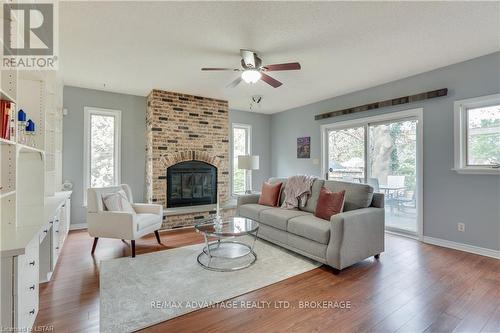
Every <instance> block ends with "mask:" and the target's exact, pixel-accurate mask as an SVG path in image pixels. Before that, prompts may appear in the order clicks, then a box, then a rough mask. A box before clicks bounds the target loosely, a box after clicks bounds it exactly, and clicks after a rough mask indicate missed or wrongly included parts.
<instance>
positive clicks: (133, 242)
mask: <svg viewBox="0 0 500 333" xmlns="http://www.w3.org/2000/svg"><path fill="white" fill-rule="evenodd" d="M130 243H131V244H132V258H135V240H133V239H132V240H131V241H130Z"/></svg>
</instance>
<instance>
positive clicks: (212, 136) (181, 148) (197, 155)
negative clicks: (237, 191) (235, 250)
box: [146, 89, 234, 229]
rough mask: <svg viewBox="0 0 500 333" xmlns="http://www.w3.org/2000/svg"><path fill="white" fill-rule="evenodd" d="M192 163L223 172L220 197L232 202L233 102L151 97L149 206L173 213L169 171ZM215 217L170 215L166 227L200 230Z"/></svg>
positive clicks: (219, 176) (206, 213) (157, 94)
mask: <svg viewBox="0 0 500 333" xmlns="http://www.w3.org/2000/svg"><path fill="white" fill-rule="evenodd" d="M190 160H198V161H202V162H206V163H209V164H212V165H214V166H215V167H217V192H218V195H219V198H220V201H221V202H222V203H224V202H228V201H229V200H230V195H229V193H230V191H229V112H228V103H227V101H224V100H219V99H214V98H207V97H201V96H193V95H187V94H181V93H175V92H168V91H163V90H158V89H154V90H153V91H151V93H150V94H149V95H148V98H147V112H146V198H147V201H148V202H153V203H158V204H161V205H163V207H164V208H165V209H168V207H167V202H166V201H167V200H166V199H167V197H166V191H167V182H166V170H167V168H168V167H169V166H171V165H174V164H177V163H180V162H184V161H190ZM207 207H208V206H207ZM182 211H183V210H182V209H180V210H179V212H182ZM186 211H189V209H186ZM191 211H192V210H191ZM211 214H213V209H210V208H207V210H206V211H201V212H200V211H197V212H195V213H187V214H184V213H180V214H178V215H175V214H168V216H167V217H166V218H165V220H164V222H163V228H164V229H171V228H176V227H183V226H190V225H194V224H195V223H196V221H199V220H202V219H205V218H208V217H209V216H210V215H211ZM232 214H234V209H226V210H224V215H228V216H229V215H232Z"/></svg>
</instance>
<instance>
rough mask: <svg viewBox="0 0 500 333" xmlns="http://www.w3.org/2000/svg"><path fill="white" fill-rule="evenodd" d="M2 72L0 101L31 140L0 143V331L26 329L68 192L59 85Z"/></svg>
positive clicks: (54, 250) (63, 222) (62, 230)
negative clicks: (28, 128)
mask: <svg viewBox="0 0 500 333" xmlns="http://www.w3.org/2000/svg"><path fill="white" fill-rule="evenodd" d="M0 74H1V78H0V99H4V100H8V101H10V102H11V103H13V104H14V107H15V110H16V114H17V111H18V110H19V109H23V110H24V111H25V112H26V114H27V118H28V119H32V120H33V121H34V122H35V124H36V134H35V135H33V136H32V137H31V139H30V140H23V137H22V136H21V135H20V134H21V133H20V132H19V131H17V133H15V134H16V135H15V136H14V137H13V138H12V139H11V140H6V139H0V158H1V160H0V162H1V163H0V217H1V224H0V278H1V280H0V287H1V288H0V300H1V302H0V327H3V328H13V329H16V330H23V331H29V330H30V329H31V328H32V326H33V323H34V321H35V318H36V315H37V313H38V293H39V288H38V285H39V283H43V282H46V281H48V280H50V277H51V275H52V272H53V271H54V269H55V265H56V263H57V259H58V257H59V253H60V250H61V249H62V246H63V242H64V240H65V238H66V234H67V232H68V230H69V223H70V222H69V216H70V214H69V209H70V208H69V207H70V195H71V192H59V191H60V188H61V183H62V171H61V170H62V165H61V161H62V157H61V154H62V83H61V81H60V80H59V79H58V78H57V76H56V75H55V74H54V73H53V72H23V73H18V72H16V71H1V73H0ZM17 125H18V124H17V122H16V129H18V128H17Z"/></svg>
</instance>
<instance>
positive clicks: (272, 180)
mask: <svg viewBox="0 0 500 333" xmlns="http://www.w3.org/2000/svg"><path fill="white" fill-rule="evenodd" d="M287 179H288V178H278V177H272V178H269V180H268V182H269V183H271V184H276V183H281V184H282V185H281V190H280V203H279V206H281V205H282V204H283V202H285V195H284V194H283V190H284V189H285V186H286V181H287Z"/></svg>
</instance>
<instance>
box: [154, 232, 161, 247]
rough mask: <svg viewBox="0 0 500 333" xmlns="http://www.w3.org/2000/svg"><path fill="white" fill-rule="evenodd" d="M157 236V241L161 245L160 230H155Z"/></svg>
mask: <svg viewBox="0 0 500 333" xmlns="http://www.w3.org/2000/svg"><path fill="white" fill-rule="evenodd" d="M155 236H156V240H157V241H158V244H161V239H160V233H159V232H158V230H155Z"/></svg>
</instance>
